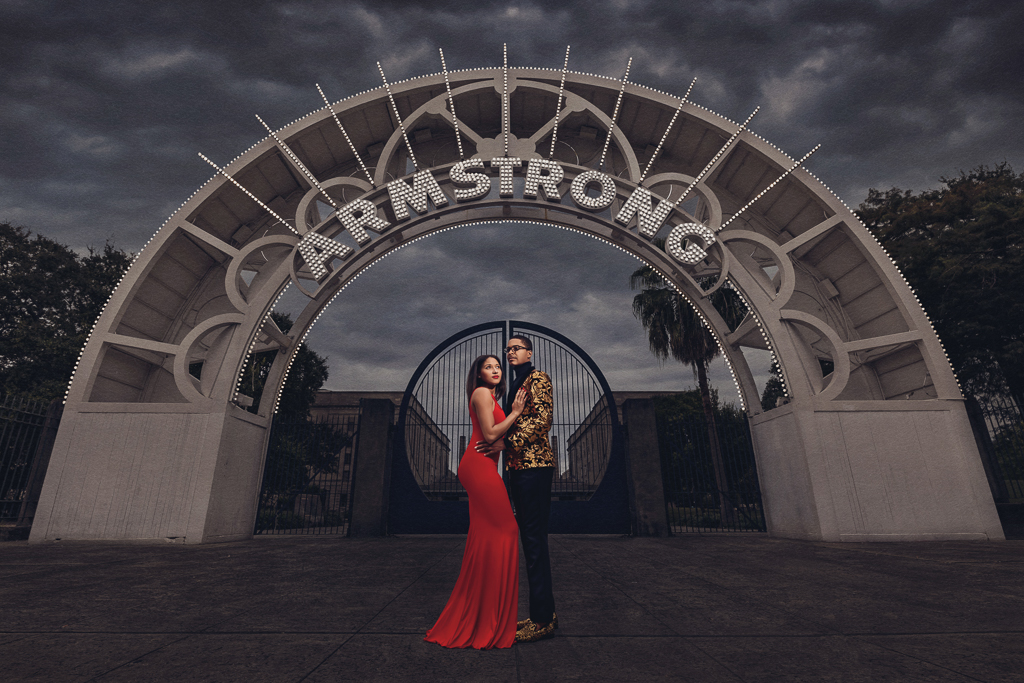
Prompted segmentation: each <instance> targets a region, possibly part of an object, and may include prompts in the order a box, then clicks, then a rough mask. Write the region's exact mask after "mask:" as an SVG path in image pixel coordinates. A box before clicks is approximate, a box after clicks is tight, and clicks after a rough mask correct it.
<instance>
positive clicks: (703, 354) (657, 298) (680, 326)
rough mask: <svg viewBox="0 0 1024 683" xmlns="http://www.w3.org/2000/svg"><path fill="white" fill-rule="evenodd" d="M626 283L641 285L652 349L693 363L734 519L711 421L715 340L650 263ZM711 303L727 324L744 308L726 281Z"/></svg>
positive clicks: (727, 514) (722, 495)
mask: <svg viewBox="0 0 1024 683" xmlns="http://www.w3.org/2000/svg"><path fill="white" fill-rule="evenodd" d="M653 243H654V244H655V246H658V247H660V248H661V249H664V248H665V241H664V240H662V239H657V240H654V242H653ZM700 284H702V285H704V284H710V283H705V282H701V283H700ZM629 287H630V289H639V290H640V293H639V294H637V295H636V296H635V297H633V315H635V316H636V318H637V320H639V321H640V324H641V325H643V326H644V329H645V330H647V340H648V342H649V343H650V346H651V352H652V353H654V355H655V356H657V357H658V358H661V359H662V360H665V359H667V358H668V357H669V355H671V356H672V357H673V358H675V359H676V360H677V361H679V362H680V363H685V364H686V365H689V366H691V367H692V368H693V374H694V376H695V377H696V379H697V387H698V389H699V390H700V398H701V404H702V405H703V408H704V419H705V423H706V424H707V429H708V441H709V444H710V447H711V460H712V464H713V465H714V470H715V484H716V486H717V487H718V491H719V496H718V499H719V508H720V510H721V513H722V523H723V524H732V523H733V521H734V520H735V510H734V508H733V506H732V504H731V503H730V502H729V495H728V494H729V481H728V479H727V478H726V472H725V461H724V459H723V457H722V446H721V443H720V442H719V439H718V428H717V426H716V424H715V411H714V404H713V403H712V401H711V389H710V388H709V386H708V366H709V365H710V364H711V361H713V360H714V359H715V358H717V357H718V355H719V353H721V350H720V349H719V347H718V343H717V342H716V341H715V337H714V335H713V334H712V333H711V330H709V329H708V328H707V327H706V326H705V325H704V323H703V321H702V320H701V318H700V316H699V315H698V314H697V311H696V310H695V309H694V307H693V306H692V305H691V304H690V303H689V302H687V301H686V299H684V298H683V297H682V296H680V294H679V293H678V292H676V290H675V289H674V288H673V287H672V286H671V285H670V284H669V283H668V282H667V281H666V280H665V278H663V277H662V276H661V275H660V274H659V273H658V272H657V271H656V270H654V269H653V268H651V267H650V266H644V267H642V268H639V269H637V270H636V271H634V272H633V274H632V275H631V276H630V278H629ZM711 303H712V305H713V306H714V307H715V308H716V309H717V310H718V312H719V313H721V314H722V317H723V318H725V321H726V324H727V325H729V327H730V328H731V329H735V328H736V326H737V325H738V324H739V322H740V321H741V320H742V319H743V316H744V315H746V312H747V308H746V306H745V305H744V304H743V301H742V300H741V299H740V297H739V295H737V294H736V292H734V291H733V290H731V289H728V288H725V287H722V288H720V289H718V290H717V291H716V292H715V293H714V294H712V295H711Z"/></svg>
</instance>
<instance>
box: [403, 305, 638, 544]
mask: <svg viewBox="0 0 1024 683" xmlns="http://www.w3.org/2000/svg"><path fill="white" fill-rule="evenodd" d="M515 333H524V334H526V335H528V336H529V337H530V339H531V340H532V341H533V350H534V356H533V358H534V363H535V365H536V366H537V367H538V368H539V369H541V370H544V371H545V372H547V373H548V375H550V376H551V381H552V385H553V387H554V416H553V423H552V427H551V432H550V434H549V438H550V440H551V446H552V449H553V450H554V451H555V453H556V454H557V456H558V467H557V470H558V471H557V472H556V473H555V478H554V483H553V486H552V508H551V527H550V530H551V533H628V532H629V499H628V492H627V488H626V467H625V455H624V448H623V437H622V430H621V429H620V426H619V419H618V411H617V409H616V406H615V400H614V397H613V396H612V393H611V390H610V389H609V387H608V383H607V382H606V381H605V379H604V376H603V375H602V374H601V371H600V370H599V369H598V367H597V365H596V364H595V363H594V362H593V360H592V359H591V358H590V357H589V356H588V355H587V354H586V352H584V351H583V349H581V348H580V347H579V346H577V345H576V344H575V343H573V342H572V341H571V340H570V339H568V338H566V337H565V336H563V335H561V334H559V333H558V332H555V331H554V330H551V329H549V328H546V327H543V326H541V325H535V324H533V323H527V322H522V321H496V322H490V323H484V324H482V325H476V326H474V327H470V328H468V329H465V330H463V331H461V332H459V333H457V334H454V335H452V336H451V337H449V338H448V339H446V340H444V341H443V342H441V343H440V344H438V345H437V347H435V348H434V350H433V351H431V353H430V354H428V355H427V357H426V358H424V360H423V362H422V363H421V364H420V366H419V367H418V368H417V370H416V372H415V373H414V374H413V377H412V379H411V380H410V382H409V385H408V387H407V389H406V391H405V395H404V397H403V399H402V405H401V408H400V410H399V418H398V425H397V430H396V438H395V439H394V441H393V443H394V452H393V454H392V476H391V491H390V496H389V499H390V504H389V515H388V531H389V533H398V534H401V533H465V532H466V529H467V528H468V527H469V505H468V503H467V501H466V492H465V490H464V489H463V488H462V485H461V484H460V483H459V481H458V478H457V474H456V473H457V471H458V462H459V459H460V458H461V457H462V453H463V452H464V451H465V449H466V445H467V440H468V439H469V437H470V433H471V431H472V424H471V422H470V417H469V406H468V402H467V399H466V392H465V378H466V371H467V370H468V368H469V365H470V363H471V362H472V361H473V359H474V358H476V357H477V356H480V355H483V354H494V355H497V356H498V357H499V358H502V354H501V349H502V348H504V347H505V345H506V344H507V341H508V339H509V337H510V336H512V335H513V334H515ZM506 372H507V369H506Z"/></svg>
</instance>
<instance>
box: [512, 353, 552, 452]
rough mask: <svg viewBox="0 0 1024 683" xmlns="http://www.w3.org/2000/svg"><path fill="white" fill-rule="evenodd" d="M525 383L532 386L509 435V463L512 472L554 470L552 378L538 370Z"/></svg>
mask: <svg viewBox="0 0 1024 683" xmlns="http://www.w3.org/2000/svg"><path fill="white" fill-rule="evenodd" d="M523 384H524V385H525V386H528V387H529V388H528V390H527V391H528V393H529V398H527V400H526V406H525V407H524V408H523V414H522V415H520V416H519V418H518V419H517V420H516V421H515V422H514V423H513V424H512V426H511V427H509V430H508V431H507V432H506V433H505V460H506V462H508V467H509V469H512V470H527V469H530V468H533V467H554V466H555V453H554V451H552V450H551V442H550V441H548V432H549V431H551V416H552V413H553V412H554V406H553V401H552V393H553V390H552V387H551V378H550V377H548V374H547V373H546V372H541V371H540V370H537V369H536V368H535V369H533V370H532V371H530V374H529V375H528V376H527V378H526V381H525V382H524V383H523Z"/></svg>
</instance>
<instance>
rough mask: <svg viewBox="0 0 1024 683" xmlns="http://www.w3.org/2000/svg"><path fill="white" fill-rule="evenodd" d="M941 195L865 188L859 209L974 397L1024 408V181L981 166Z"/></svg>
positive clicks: (949, 182)
mask: <svg viewBox="0 0 1024 683" xmlns="http://www.w3.org/2000/svg"><path fill="white" fill-rule="evenodd" d="M941 182H942V187H940V188H938V189H935V190H925V191H923V192H920V193H917V194H915V193H913V192H911V191H910V190H901V189H899V188H895V187H894V188H892V189H890V190H886V191H881V190H874V189H872V190H869V192H868V197H867V199H866V200H865V201H864V203H863V204H861V205H860V208H859V210H858V211H857V214H858V216H859V217H860V219H861V220H862V221H864V223H865V225H867V227H868V229H869V230H871V232H872V233H873V234H874V235H875V237H877V238H878V241H879V242H881V244H882V246H883V247H885V249H886V251H888V252H889V255H890V256H892V258H893V259H894V260H895V261H896V264H897V265H898V266H899V267H900V270H901V271H903V275H904V276H905V277H906V278H907V281H908V282H909V283H910V285H911V286H912V287H913V288H914V289H915V291H916V292H917V296H918V298H919V299H920V301H921V303H922V305H923V306H924V309H925V311H927V312H928V315H929V316H930V317H931V320H932V323H933V324H934V325H935V329H936V331H937V332H938V334H939V338H940V339H941V340H942V342H943V344H944V345H945V347H946V351H947V353H948V354H949V358H950V361H951V363H952V365H953V368H954V369H955V370H956V372H957V375H958V377H959V379H960V382H961V384H962V385H963V386H964V388H965V389H966V390H967V391H968V392H971V393H989V394H1007V393H1008V394H1009V395H1011V396H1012V397H1013V398H1014V399H1015V400H1016V402H1017V404H1018V405H1024V174H1016V173H1014V172H1013V169H1012V168H1010V166H1009V164H1006V163H1003V164H999V165H997V166H995V167H994V168H988V167H984V166H982V167H979V168H976V169H974V170H972V171H970V172H969V173H963V172H961V173H960V175H959V176H956V177H953V178H942V179H941Z"/></svg>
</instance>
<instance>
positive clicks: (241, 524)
mask: <svg viewBox="0 0 1024 683" xmlns="http://www.w3.org/2000/svg"><path fill="white" fill-rule="evenodd" d="M441 66H442V69H444V68H445V67H444V63H443V62H442V64H441ZM381 76H382V78H383V72H382V73H381ZM627 76H628V67H627ZM321 95H323V93H322V92H321ZM324 100H325V105H326V106H325V107H324V108H322V109H319V110H317V111H314V112H311V113H310V114H309V115H307V116H305V117H303V118H301V119H298V120H296V121H295V122H293V123H292V124H290V125H288V126H285V127H284V128H281V129H279V130H277V131H274V130H271V129H270V128H269V127H268V128H267V130H268V133H269V135H268V137H267V138H265V139H263V140H262V141H260V142H259V143H257V144H256V145H254V146H253V147H252V148H250V149H249V150H247V151H245V152H243V153H242V154H241V155H240V156H239V157H238V158H237V159H235V160H234V161H232V162H231V163H230V164H228V166H227V167H226V168H225V169H224V170H221V169H218V170H220V171H221V173H222V174H223V177H215V178H213V179H211V181H210V182H208V183H207V184H205V185H204V186H203V187H201V188H200V189H199V190H198V191H197V192H196V193H195V194H194V195H193V196H192V197H190V198H189V199H188V200H186V201H185V203H184V204H183V205H182V206H181V208H180V209H179V210H178V211H176V212H175V214H174V215H173V216H171V217H170V218H169V219H168V221H167V223H166V224H165V225H164V226H163V227H161V228H160V230H159V232H158V233H157V234H156V235H155V236H154V237H153V239H152V241H151V242H150V243H149V244H148V245H147V246H146V248H145V249H143V250H142V253H141V254H140V255H139V257H138V259H137V260H136V261H135V263H134V264H133V265H132V267H131V269H130V270H129V271H128V273H127V274H126V276H125V278H124V280H123V282H122V283H121V285H120V286H119V287H118V288H117V290H116V291H115V293H114V295H113V296H112V298H111V300H110V302H109V303H108V305H107V306H106V308H105V310H104V312H103V313H102V314H101V316H100V318H99V319H98V320H97V322H96V326H95V328H94V330H93V332H92V334H91V336H90V338H89V341H88V343H87V344H86V346H85V348H84V349H83V351H82V356H81V359H80V361H79V363H78V366H77V369H76V371H75V376H74V378H73V380H72V383H71V385H70V387H69V389H68V395H67V401H66V404H65V408H64V416H63V418H62V420H61V425H60V432H59V434H58V435H57V439H56V442H55V445H54V449H53V456H52V457H51V460H50V464H49V470H48V472H47V476H46V482H45V485H44V487H43V491H42V494H41V498H40V502H39V508H38V513H37V517H36V521H35V522H34V524H33V527H32V539H31V540H33V541H39V540H50V539H58V538H61V539H121V540H123V539H159V538H162V539H184V541H185V542H188V543H207V542H213V541H223V540H238V539H241V538H248V537H250V536H251V535H252V530H253V524H254V520H255V515H256V502H257V498H258V493H259V483H260V477H261V476H262V472H263V464H264V454H265V452H266V444H267V440H268V438H269V436H268V435H269V430H270V427H271V425H272V422H273V417H274V415H273V412H274V406H275V405H276V399H277V396H278V392H279V391H280V389H281V387H282V386H283V385H284V382H285V379H286V377H287V374H288V368H289V367H290V365H291V363H292V361H293V359H294V358H295V354H296V353H297V352H298V349H299V348H300V346H301V342H302V340H303V338H304V335H305V334H306V333H307V332H308V331H309V330H310V329H311V328H312V327H313V325H314V324H315V323H316V321H317V320H318V319H319V318H320V316H321V315H322V314H323V313H324V312H325V311H326V310H327V309H328V307H329V306H330V303H331V301H332V300H333V299H334V297H336V296H337V295H339V294H340V293H341V291H342V289H343V288H344V287H345V285H346V284H347V283H348V282H351V280H352V279H353V278H354V277H356V276H357V275H358V274H359V273H361V272H363V271H364V270H365V269H366V268H369V267H372V266H373V264H374V263H376V262H378V261H379V260H380V259H382V258H384V257H386V256H387V255H388V254H389V253H392V252H393V251H394V250H395V249H398V248H401V247H402V246H404V245H407V244H410V243H412V242H413V241H415V240H417V239H420V238H423V237H427V236H428V235H431V234H434V233H437V232H439V231H442V230H447V229H452V228H455V227H459V226H464V225H470V224H476V223H481V222H498V221H525V222H532V223H537V224H543V225H552V226H557V227H559V228H565V229H569V230H575V231H577V232H580V233H582V234H586V235H589V236H591V237H595V238H597V239H601V240H604V241H606V242H608V243H610V244H612V245H614V246H616V247H618V248H620V249H623V250H624V251H626V252H628V253H630V254H633V255H634V256H636V257H637V258H639V259H641V260H643V261H644V262H645V263H647V264H648V265H650V266H651V267H652V268H655V269H656V270H657V271H658V272H659V273H661V274H662V275H663V276H664V278H665V280H666V282H667V283H669V284H670V285H671V286H673V287H676V288H677V290H678V291H679V292H680V293H681V294H682V295H683V296H685V297H686V298H687V299H688V300H689V301H690V303H691V304H692V305H693V307H694V308H695V309H696V311H697V312H698V314H699V315H700V316H701V318H702V320H703V321H704V323H705V324H706V325H707V326H708V328H709V329H711V330H712V332H713V333H714V335H715V337H716V339H717V340H718V341H719V343H720V345H721V349H722V352H723V355H724V357H725V358H726V360H727V362H728V363H729V366H730V368H731V369H732V370H733V372H734V373H735V379H736V383H737V387H738V389H739V393H740V396H741V400H742V401H743V408H744V409H745V410H746V412H747V413H748V415H749V417H750V431H751V439H752V441H753V443H754V448H755V452H756V455H757V468H758V476H759V480H760V484H761V489H762V494H763V500H764V503H765V513H766V518H767V521H768V528H769V530H770V532H771V533H772V534H774V535H779V536H787V537H792V538H807V539H819V540H830V541H841V540H850V541H862V540H876V539H878V540H882V539H886V540H893V539H908V540H909V539H957V538H975V539H981V538H1001V537H1002V532H1001V530H1000V527H999V519H998V515H997V514H996V511H995V507H994V505H993V503H992V496H991V494H990V492H989V490H988V483H987V480H986V476H985V472H984V469H983V468H982V466H981V463H980V460H979V459H978V452H977V448H976V445H975V443H974V439H973V436H972V432H971V427H970V422H969V421H968V419H967V414H966V411H965V410H964V407H963V398H962V396H961V394H960V391H959V389H958V387H957V384H956V379H955V377H954V375H953V373H952V370H951V369H950V367H949V364H948V362H947V360H946V358H945V355H944V353H943V350H942V346H941V344H940V342H939V340H938V338H937V337H936V335H935V332H934V330H933V329H932V328H931V325H930V324H929V321H928V318H927V316H926V315H925V313H924V311H923V310H922V309H921V306H920V305H919V304H918V303H917V301H916V300H915V297H914V294H913V292H912V291H911V289H910V287H909V286H908V285H907V283H906V281H905V280H904V279H903V278H902V277H901V275H900V273H899V271H898V270H897V269H896V266H895V265H894V264H893V263H892V261H891V260H890V259H889V257H888V256H887V255H886V254H885V252H884V250H883V249H882V248H881V246H880V245H879V244H878V243H877V242H876V241H875V239H874V238H873V237H872V236H871V234H870V233H869V232H868V231H867V230H866V229H865V228H864V226H863V225H861V223H860V222H859V221H858V220H857V217H856V216H855V215H854V214H853V212H852V211H850V209H849V208H848V207H846V206H845V205H844V204H843V203H842V202H841V201H840V200H839V199H838V198H837V197H836V196H835V195H833V194H832V193H831V192H830V191H829V190H828V189H827V188H825V187H824V186H823V185H822V184H821V183H820V182H819V181H818V180H817V179H815V178H814V177H813V176H812V175H810V174H809V173H808V172H807V171H805V170H803V169H801V168H799V167H800V165H801V164H802V163H803V161H804V160H805V159H806V158H807V157H806V156H804V157H803V158H802V159H800V160H799V161H797V162H795V163H794V161H793V159H791V158H790V157H789V156H787V155H786V154H784V153H783V152H782V151H781V150H779V149H778V148H777V147H775V146H773V145H771V144H770V143H769V142H767V141H765V140H764V139H762V138H760V137H758V136H757V135H755V134H753V133H751V132H750V131H748V130H746V126H747V122H749V121H750V118H749V117H748V118H747V120H746V122H744V123H742V124H737V123H736V122H734V121H730V120H729V119H726V118H724V117H722V116H720V115H718V114H715V113H714V112H710V111H708V110H707V109H705V108H703V107H700V106H699V105H697V104H695V103H693V102H690V101H689V91H687V93H686V95H684V96H683V97H682V98H676V97H673V96H671V95H668V94H666V93H660V92H657V91H654V90H651V89H648V88H645V87H643V86H640V85H636V84H633V83H630V82H628V80H627V77H626V76H624V77H623V78H622V79H612V78H605V77H601V76H594V75H591V74H581V73H573V72H570V71H568V62H566V64H565V65H564V66H563V67H562V69H561V71H559V70H557V69H540V68H511V67H509V66H508V65H507V63H506V64H505V65H504V66H502V67H498V68H481V69H467V70H464V71H459V72H448V71H447V70H444V71H443V72H442V73H437V74H433V75H428V76H423V77H419V78H413V79H410V80H409V81H404V82H401V83H395V84H390V83H388V82H387V81H386V80H385V81H384V85H383V87H382V88H378V89H376V90H372V91H367V92H365V93H360V94H357V95H353V96H352V97H350V98H347V99H345V100H342V101H340V102H335V103H333V104H332V103H331V102H329V101H327V97H326V96H324ZM456 112H458V117H457V118H456ZM751 116H753V114H751ZM542 148H543V149H542ZM417 159H419V161H418V160H417ZM211 163H212V162H211ZM236 179H237V180H236ZM783 179H786V181H785V182H781V181H783ZM247 188H248V189H247ZM773 188H774V189H773ZM254 202H255V203H254ZM271 207H274V209H276V211H275V210H274V209H271ZM277 211H280V212H281V213H277ZM282 216H288V217H289V220H285V219H284V218H282ZM739 216H742V219H738V218H737V217H739ZM660 236H665V237H666V244H665V249H661V248H659V246H658V245H657V244H655V241H654V240H655V238H657V237H660ZM569 265H572V264H569ZM577 265H582V264H577ZM705 277H714V278H717V280H716V282H715V284H714V287H721V286H725V284H726V283H728V285H729V286H730V287H732V288H733V289H734V290H735V291H736V292H738V293H739V294H740V295H741V296H742V297H743V299H744V301H746V303H747V304H748V307H749V313H750V314H749V315H748V316H747V317H746V318H745V319H744V321H742V322H741V323H740V324H739V325H738V326H736V327H735V328H732V327H730V326H729V325H728V324H727V323H726V321H725V320H724V319H723V317H722V315H721V314H720V313H719V312H718V311H717V310H716V309H715V307H714V305H713V302H712V300H711V299H710V297H708V296H707V294H708V291H710V290H707V289H705V288H704V287H703V286H702V285H703V284H704V282H705V281H704V280H703V278H705ZM289 283H294V284H295V285H296V286H297V287H298V288H299V289H300V290H301V291H303V292H304V293H306V294H307V295H308V296H309V300H307V301H305V302H304V303H305V306H304V307H303V308H302V310H301V312H298V313H297V315H296V316H295V318H294V324H293V325H292V327H291V329H289V330H287V331H283V330H281V329H280V328H278V327H277V325H276V324H275V323H274V321H273V319H272V317H271V313H272V311H273V310H274V307H275V306H276V305H277V304H278V302H279V300H280V296H281V294H282V292H283V291H284V290H285V289H286V288H287V287H288V285H289ZM307 288H308V289H307ZM712 289H713V288H712ZM310 290H312V291H310ZM251 353H267V354H269V355H271V356H273V364H272V365H271V367H270V368H269V369H268V371H267V376H266V377H267V379H266V382H265V385H264V388H263V393H262V395H261V396H260V397H257V398H258V399H259V400H258V402H255V405H257V406H258V408H256V409H255V411H253V410H245V409H243V408H242V407H241V406H240V403H243V402H242V401H239V382H240V377H241V373H242V372H243V369H244V368H245V367H246V359H247V358H248V356H249V354H251ZM751 354H752V355H751ZM766 354H771V356H773V357H774V358H775V360H776V361H777V362H778V367H779V368H780V370H781V373H782V376H783V378H784V380H785V386H786V391H787V394H788V398H789V402H788V403H787V404H786V405H781V406H778V407H773V406H764V407H762V405H761V402H760V400H759V397H760V394H761V392H760V390H759V387H758V385H757V382H756V379H757V374H756V373H755V370H756V368H752V367H751V365H750V364H749V363H748V362H747V358H748V357H750V358H752V359H754V360H757V361H758V362H760V361H763V360H764V359H765V358H766ZM196 366H198V367H201V371H199V372H198V375H197V374H194V373H193V372H191V371H190V369H191V368H193V367H196ZM823 367H827V368H829V369H830V370H831V371H830V372H828V373H827V374H825V372H823V369H822V368H823ZM338 371H339V372H344V371H345V368H338ZM762 374H763V373H762ZM680 388H682V387H680ZM922 475H924V476H922Z"/></svg>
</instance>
